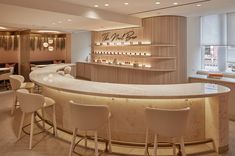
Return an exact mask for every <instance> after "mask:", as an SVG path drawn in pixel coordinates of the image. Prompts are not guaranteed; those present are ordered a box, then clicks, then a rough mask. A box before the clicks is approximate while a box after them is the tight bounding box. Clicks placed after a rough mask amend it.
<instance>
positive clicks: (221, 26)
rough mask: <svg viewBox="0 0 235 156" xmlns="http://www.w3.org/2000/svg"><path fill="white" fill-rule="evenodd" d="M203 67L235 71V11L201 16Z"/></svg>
mask: <svg viewBox="0 0 235 156" xmlns="http://www.w3.org/2000/svg"><path fill="white" fill-rule="evenodd" d="M201 54H202V68H203V69H204V70H208V71H221V72H224V71H227V72H235V13H228V14H219V15H210V16H204V17H201Z"/></svg>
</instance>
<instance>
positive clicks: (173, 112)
mask: <svg viewBox="0 0 235 156" xmlns="http://www.w3.org/2000/svg"><path fill="white" fill-rule="evenodd" d="M189 110H190V108H189V107H187V108H183V109H157V108H145V117H146V123H147V129H146V141H145V155H147V149H148V133H149V130H151V131H153V132H154V156H156V155H157V144H158V135H160V136H165V137H170V138H172V140H173V154H174V155H176V147H175V139H180V148H181V150H182V155H183V156H186V153H185V147H184V138H183V136H184V134H185V131H186V128H187V122H188V116H189Z"/></svg>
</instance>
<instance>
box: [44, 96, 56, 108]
mask: <svg viewBox="0 0 235 156" xmlns="http://www.w3.org/2000/svg"><path fill="white" fill-rule="evenodd" d="M54 104H55V100H53V99H52V98H49V97H45V103H44V105H43V107H49V106H52V105H54Z"/></svg>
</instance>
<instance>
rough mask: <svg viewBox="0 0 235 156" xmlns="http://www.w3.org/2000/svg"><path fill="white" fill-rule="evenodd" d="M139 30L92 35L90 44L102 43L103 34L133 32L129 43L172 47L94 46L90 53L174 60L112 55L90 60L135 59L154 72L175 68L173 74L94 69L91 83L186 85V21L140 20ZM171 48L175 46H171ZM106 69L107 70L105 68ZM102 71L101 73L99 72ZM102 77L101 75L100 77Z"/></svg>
mask: <svg viewBox="0 0 235 156" xmlns="http://www.w3.org/2000/svg"><path fill="white" fill-rule="evenodd" d="M142 26H143V27H142V28H129V29H118V30H110V31H102V32H93V33H92V45H94V44H95V43H97V42H102V34H103V33H124V32H126V31H135V33H136V34H137V36H138V37H137V38H136V39H135V40H132V41H150V42H151V43H152V44H154V45H156V44H160V45H161V44H168V45H172V46H93V47H92V48H93V50H92V52H94V51H96V52H99V51H100V52H131V53H135V52H137V53H138V52H148V53H151V56H153V57H158V56H159V57H174V58H175V59H149V58H137V57H136V58H135V57H128V56H125V55H123V56H115V55H110V56H109V55H95V54H93V53H92V60H96V59H105V60H108V61H110V62H112V61H113V60H114V58H118V60H119V61H121V62H124V61H126V60H128V61H131V62H134V61H135V60H138V62H139V63H140V64H151V66H152V67H153V68H156V69H166V70H167V69H176V71H171V72H169V71H165V72H160V71H141V70H132V69H122V68H120V67H118V68H117V69H115V67H108V66H103V67H95V65H92V68H94V69H93V70H92V71H93V72H94V73H93V74H92V75H93V76H92V80H94V81H101V82H116V83H138V84H139V83H147V84H167V83H185V82H186V81H187V80H186V67H187V65H186V58H187V55H186V18H185V17H181V16H160V17H150V18H145V19H143V24H142ZM173 45H174V46H173ZM106 68H108V69H106ZM100 70H101V71H100ZM100 74H101V75H100Z"/></svg>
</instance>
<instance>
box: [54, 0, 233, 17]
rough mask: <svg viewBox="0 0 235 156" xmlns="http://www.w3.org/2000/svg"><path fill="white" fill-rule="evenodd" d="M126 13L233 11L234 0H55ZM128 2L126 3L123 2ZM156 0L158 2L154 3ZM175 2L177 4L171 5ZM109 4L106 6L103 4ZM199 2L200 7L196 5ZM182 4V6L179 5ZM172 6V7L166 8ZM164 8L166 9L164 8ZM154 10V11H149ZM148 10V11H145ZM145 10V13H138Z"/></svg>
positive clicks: (170, 13) (156, 14) (204, 13)
mask: <svg viewBox="0 0 235 156" xmlns="http://www.w3.org/2000/svg"><path fill="white" fill-rule="evenodd" d="M57 1H64V2H69V3H72V4H80V5H84V6H89V7H94V5H99V8H100V9H103V10H107V11H112V12H117V13H122V14H128V15H132V16H136V17H140V18H145V17H151V16H160V15H182V16H200V15H206V14H211V13H221V12H227V11H229V12H230V11H235V0H57ZM126 2H128V5H124V3H126ZM156 2H160V4H159V5H156V4H155V3H156ZM174 2H177V3H178V5H175V6H174V5H173V3H174ZM106 3H107V4H109V6H108V7H106V6H104V4H106ZM191 3H192V4H191ZM197 4H201V7H197V6H196V5H197ZM181 5H184V6H181ZM168 7H172V8H168ZM164 8H166V9H164ZM150 10H156V11H150ZM145 11H150V12H145ZM139 12H145V13H139Z"/></svg>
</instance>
